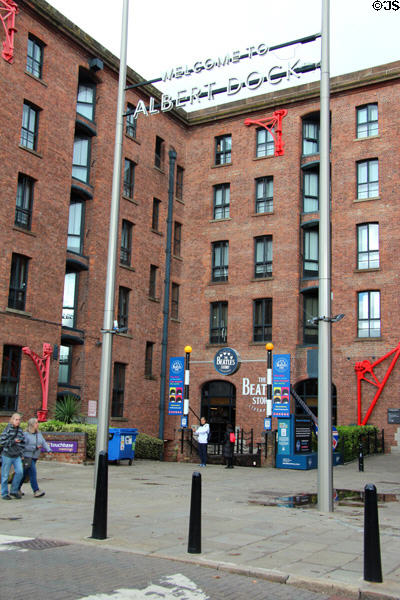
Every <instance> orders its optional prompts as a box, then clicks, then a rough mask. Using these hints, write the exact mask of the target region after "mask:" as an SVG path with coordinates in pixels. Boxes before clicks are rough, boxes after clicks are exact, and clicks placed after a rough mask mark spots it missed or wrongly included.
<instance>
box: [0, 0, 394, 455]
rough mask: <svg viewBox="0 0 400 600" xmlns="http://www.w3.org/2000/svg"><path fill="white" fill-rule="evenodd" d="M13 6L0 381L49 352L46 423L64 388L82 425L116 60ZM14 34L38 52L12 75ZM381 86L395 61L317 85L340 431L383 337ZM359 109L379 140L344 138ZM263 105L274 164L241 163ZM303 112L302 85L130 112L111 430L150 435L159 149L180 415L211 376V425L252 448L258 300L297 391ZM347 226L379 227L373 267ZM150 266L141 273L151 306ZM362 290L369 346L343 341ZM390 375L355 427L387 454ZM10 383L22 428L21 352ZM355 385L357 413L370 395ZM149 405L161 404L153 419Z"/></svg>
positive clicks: (2, 170) (156, 346) (385, 99)
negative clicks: (324, 118) (375, 169)
mask: <svg viewBox="0 0 400 600" xmlns="http://www.w3.org/2000/svg"><path fill="white" fill-rule="evenodd" d="M19 8H20V12H19V14H18V17H17V19H18V23H17V29H18V32H17V34H16V36H15V58H14V61H13V63H12V64H10V63H7V62H6V61H4V60H3V59H0V83H1V87H2V90H3V98H7V99H9V100H8V101H4V100H3V102H2V103H0V124H1V129H2V161H1V163H0V176H1V181H2V186H1V194H2V202H1V203H0V218H1V225H0V227H1V239H2V249H1V254H0V272H1V274H2V277H1V281H2V284H1V286H0V331H1V334H2V335H1V339H2V343H1V345H0V354H1V356H0V360H1V364H2V365H3V374H4V372H5V371H4V369H5V362H4V361H3V360H2V356H3V353H4V349H5V347H10V346H15V347H18V348H22V347H23V346H28V347H30V348H31V349H32V350H34V351H35V352H37V353H38V354H39V355H41V353H42V346H43V343H49V344H51V345H52V347H53V348H54V352H53V355H52V360H51V365H50V390H49V415H50V416H51V415H52V414H53V411H54V406H55V403H56V399H57V397H58V396H59V395H60V394H66V393H73V394H76V395H77V396H79V398H80V399H81V411H82V413H83V415H85V416H86V415H88V414H89V416H90V411H89V402H93V401H94V402H97V399H98V393H99V390H98V386H99V384H98V382H99V369H100V359H101V340H102V336H101V328H102V324H103V310H104V308H103V307H104V290H105V277H106V262H107V248H108V226H109V209H110V198H111V185H112V165H113V153H114V127H115V109H116V99H117V84H118V61H117V59H116V58H115V57H114V56H112V55H111V54H110V53H109V52H108V51H107V50H106V49H104V48H103V47H101V46H100V45H99V44H97V42H95V41H94V40H92V39H91V38H90V37H89V36H87V35H86V34H85V33H84V32H82V31H80V30H79V29H78V28H77V27H76V26H74V25H73V24H72V23H70V22H69V21H67V20H66V19H65V18H64V17H62V16H61V15H60V14H59V13H57V11H55V10H54V9H53V8H51V7H49V6H48V5H47V4H46V3H45V2H44V1H43V0H29V1H28V0H27V1H24V2H20V3H19ZM28 36H31V37H32V36H33V38H34V39H36V40H39V41H40V42H41V43H42V44H43V72H42V75H41V77H35V76H33V75H32V74H29V73H27V72H26V57H27V40H28ZM93 58H99V59H101V61H102V63H103V68H100V69H99V70H97V68H91V66H90V61H91V59H93ZM138 80H140V77H139V76H138V75H137V74H136V73H135V72H134V71H132V70H130V69H128V84H131V83H136V82H137V81H138ZM88 82H89V83H90V85H92V86H93V85H94V86H95V98H96V101H95V109H94V110H95V112H94V117H93V119H87V118H86V117H85V116H84V115H82V114H80V113H79V112H77V89H78V84H80V83H85V84H86V83H88ZM399 88H400V63H393V64H391V65H384V66H383V67H375V68H372V69H368V70H366V71H362V72H360V73H353V74H349V75H345V76H342V77H337V78H335V79H334V80H332V97H331V175H332V184H331V200H332V293H333V297H332V314H334V315H335V314H338V313H344V314H345V315H346V316H345V318H344V319H343V320H342V321H340V323H337V324H334V325H333V326H332V357H333V364H332V381H333V384H334V386H335V389H336V397H337V423H338V424H349V423H355V422H356V421H357V402H356V399H357V388H356V384H357V381H356V376H355V372H354V364H355V362H357V361H361V360H364V359H369V360H370V361H371V362H373V361H374V360H376V359H378V358H379V357H380V356H383V355H384V354H386V353H387V352H389V351H390V350H391V349H392V348H394V347H395V346H396V345H397V344H398V342H399V339H398V331H399V311H398V300H397V298H398V289H399V287H398V286H399V283H398V275H397V268H396V256H397V253H398V248H399V236H400V233H399V231H398V228H397V227H396V224H397V223H398V222H399V208H398V201H397V199H398V196H399V191H400V190H399V181H398V176H397V171H398V166H397V162H398V161H397V143H398V137H399V126H398V123H399V122H400V119H399V116H400V115H399V107H398V102H397V98H398V94H399ZM157 94H158V93H157V92H156V90H154V89H153V88H151V86H147V87H145V88H144V89H142V88H140V90H139V89H134V90H128V91H127V93H126V102H127V103H130V104H132V105H133V106H136V105H137V103H138V101H139V100H141V99H142V100H144V101H145V102H148V99H149V96H150V95H153V96H154V97H157ZM11 99H12V100H11ZM24 102H28V103H30V104H31V105H33V106H35V107H37V108H39V109H40V110H39V127H38V140H37V147H36V149H35V150H29V149H26V148H23V147H21V145H20V133H21V121H22V107H23V103H24ZM369 104H377V106H378V127H379V132H378V135H374V136H369V137H365V138H362V139H358V138H357V135H356V109H357V107H360V106H364V105H369ZM278 108H285V109H287V110H288V114H287V116H286V117H285V118H284V120H283V139H284V142H285V154H284V156H281V157H275V156H267V157H263V158H257V157H256V127H254V126H251V127H246V126H245V125H244V120H245V118H246V117H251V118H252V119H255V118H257V117H261V118H262V117H265V116H270V115H271V114H272V112H273V111H274V110H276V109H278ZM318 111H319V87H318V84H307V85H304V86H299V87H296V88H290V89H288V90H277V89H274V91H273V92H271V93H268V94H265V95H263V96H257V97H253V98H250V99H248V100H247V101H238V102H234V103H232V104H229V105H224V106H220V107H217V108H214V109H207V108H204V109H202V110H199V111H196V112H193V113H185V112H184V111H182V110H180V111H179V112H178V111H171V112H165V113H160V114H158V115H152V116H149V117H146V116H144V115H139V117H138V119H137V123H136V136H135V137H132V136H130V135H126V134H125V135H124V140H123V158H124V159H129V160H130V161H133V163H135V179H134V189H133V197H131V198H129V197H127V196H126V195H125V194H124V189H123V185H122V182H121V198H120V219H119V221H120V227H119V232H120V238H121V227H122V221H123V220H124V221H128V222H129V223H130V224H131V225H132V244H131V257H130V264H128V265H124V264H119V265H118V267H117V273H116V296H115V298H116V300H115V303H116V304H115V306H116V308H115V313H116V314H117V311H118V290H119V287H120V286H122V287H124V288H127V289H128V290H129V311H128V331H127V332H126V333H125V334H122V335H115V336H114V340H113V363H120V364H121V365H125V369H124V370H125V385H124V398H123V410H121V411H120V412H119V413H118V414H120V416H118V417H115V418H112V419H111V425H112V426H114V427H115V426H117V427H119V426H121V427H123V426H124V425H126V426H127V427H132V426H133V427H137V428H138V429H139V431H143V432H146V433H148V434H151V435H157V434H158V431H159V415H160V369H161V341H162V326H163V312H162V310H163V297H164V279H165V246H166V232H167V229H166V218H167V208H168V179H169V164H168V151H169V150H170V149H171V148H174V149H175V151H176V153H177V161H176V162H177V165H179V166H180V167H182V168H183V169H184V187H183V198H182V199H181V198H178V197H176V194H174V198H173V222H175V221H176V222H178V223H180V224H181V225H182V242H181V251H180V256H172V261H171V282H172V283H175V284H178V285H179V286H180V287H179V318H178V319H170V320H169V340H168V355H169V356H179V355H182V354H183V348H184V347H185V345H187V344H190V345H191V346H192V347H193V352H192V355H191V380H190V400H191V407H192V408H193V410H194V411H195V413H196V414H198V415H199V414H200V413H201V412H202V404H201V402H202V397H203V400H205V398H206V395H205V391H206V390H207V389H208V388H207V385H208V384H209V383H210V382H212V381H226V382H228V383H229V384H231V386H230V393H231V394H232V398H233V397H235V401H236V405H235V407H233V405H232V406H231V408H230V410H231V413H230V417H229V418H231V419H232V420H234V425H235V426H236V427H241V428H244V429H245V430H249V429H250V428H253V429H254V431H255V435H256V436H257V441H261V430H262V423H263V421H262V418H263V415H264V410H265V404H263V402H264V401H265V377H266V351H265V340H264V341H262V342H254V341H253V302H254V301H255V300H260V299H264V298H271V299H272V341H273V343H274V352H275V353H279V354H280V353H285V354H286V353H289V354H290V355H291V357H292V372H291V377H292V384H293V385H294V386H299V385H300V384H301V383H302V382H304V381H306V380H309V379H315V377H316V375H315V358H316V350H317V346H316V345H315V344H310V343H304V338H303V326H304V323H303V320H304V319H303V304H304V296H305V294H306V293H307V289H308V288H310V289H309V290H308V291H309V292H310V293H311V292H312V291H313V290H316V289H317V287H318V278H317V277H315V278H311V277H304V275H303V255H304V244H303V236H304V232H305V231H307V229H308V228H310V227H311V228H312V227H314V228H315V227H317V224H318V218H319V213H318V212H314V213H311V212H304V210H303V185H304V183H303V174H304V173H305V172H307V169H313V168H314V169H317V168H318V160H319V155H318V154H314V155H304V154H303V151H302V139H303V131H302V123H303V120H304V119H306V120H307V117H310V116H311V118H313V116H314V115H315V114H316V113H318ZM226 135H230V136H231V139H232V157H231V161H230V162H229V163H228V164H223V165H216V164H215V156H214V153H215V138H217V137H219V136H226ZM74 136H78V137H79V136H81V137H84V138H85V139H90V147H91V150H90V158H89V161H88V163H87V165H86V166H87V169H88V172H89V177H88V181H87V182H83V181H82V180H80V179H77V178H75V177H74V178H72V177H71V173H72V164H73V149H74ZM156 138H160V139H161V140H163V144H162V154H161V156H160V160H161V165H160V167H161V168H159V167H157V166H155V148H156ZM368 159H378V162H379V195H378V197H375V195H374V197H373V198H367V199H362V200H360V199H357V174H356V173H357V171H356V169H357V162H358V161H364V160H368ZM18 174H23V175H26V176H28V177H30V178H32V179H33V181H34V196H33V208H32V224H31V227H30V229H26V228H24V227H20V226H16V225H15V203H16V196H17V182H18ZM261 177H272V178H273V210H272V211H271V212H266V213H263V214H257V213H256V210H255V188H256V180H257V179H259V178H261ZM221 184H229V186H230V211H229V218H226V219H214V218H213V194H214V189H215V186H218V185H221ZM128 196H129V194H128ZM154 199H157V200H159V201H160V203H159V219H158V228H156V230H154V228H153V227H152V224H153V200H154ZM71 200H72V202H82V207H83V208H84V220H83V227H82V237H81V241H82V248H81V251H80V252H78V253H77V252H73V251H72V252H71V249H70V248H69V246H68V245H67V238H68V227H69V220H70V217H69V210H70V204H71ZM362 223H379V259H380V264H379V268H378V269H376V268H374V269H358V268H357V238H356V231H357V225H360V224H362ZM260 236H271V237H272V248H273V259H272V276H271V277H265V278H257V277H255V273H254V243H255V242H254V239H255V238H257V237H260ZM221 241H227V242H229V275H228V279H227V281H218V282H212V281H211V279H212V277H211V263H212V244H213V243H214V242H221ZM119 244H120V241H119ZM13 253H14V254H19V255H22V256H25V257H27V258H28V279H27V286H26V290H25V296H26V302H25V307H24V310H18V309H15V308H12V307H10V302H9V288H10V270H11V261H12V255H13ZM151 265H153V266H154V267H157V269H156V290H155V297H152V298H150V297H149V280H150V267H151ZM66 272H67V273H77V284H76V295H75V305H74V314H75V323H74V327H73V328H71V327H68V326H66V325H65V323H64V325H62V316H61V315H62V313H63V310H62V307H63V298H64V280H65V274H66ZM369 290H377V291H379V292H380V310H381V315H380V325H381V334H380V336H379V337H376V338H373V337H366V338H364V339H363V338H359V337H358V335H357V319H358V316H357V294H358V293H359V292H362V291H369ZM314 293H316V292H314ZM215 302H227V303H228V325H227V339H226V343H224V344H219V345H218V344H217V345H216V344H211V343H210V304H211V303H215ZM312 316H314V315H312ZM149 342H150V343H152V344H153V356H152V369H151V372H150V373H149V372H148V369H149V363H148V364H147V372H146V371H145V368H146V367H145V352H146V344H147V343H149ZM221 345H222V346H223V345H229V346H230V347H233V348H235V349H236V350H237V351H238V352H239V353H240V355H241V358H242V361H243V362H242V365H241V368H240V370H239V371H238V372H237V373H236V374H234V375H233V376H231V377H229V378H227V377H220V376H219V375H218V374H217V373H216V371H215V370H214V368H213V365H212V360H213V357H214V355H215V352H216V350H217V349H218V348H219V347H221ZM61 346H64V348H65V347H66V346H69V347H70V348H71V363H70V365H69V373H70V375H69V380H68V381H62V382H61V383H58V374H59V358H60V347H61ZM399 368H400V367H399V365H397V367H396V368H395V369H394V371H393V373H392V375H391V377H390V379H389V381H388V384H387V386H386V388H385V389H384V391H383V393H382V396H381V398H380V399H379V402H378V404H377V406H376V408H375V410H374V412H373V413H372V416H371V419H370V422H372V423H373V424H376V425H378V426H379V427H381V428H384V429H385V435H386V439H387V441H388V443H389V446H397V442H396V439H395V435H396V434H397V431H398V427H397V426H396V425H389V424H388V423H387V409H388V408H398V401H397V399H396V398H397V396H396V393H395V390H397V389H398V386H399V383H400V370H399ZM385 370H386V366H385V367H384V366H383V365H382V367H381V368H377V369H375V372H376V374H377V375H378V377H380V378H381V377H383V373H384V372H385ZM167 378H168V373H167ZM251 384H252V385H253V388H251V390H252V392H251V393H250V392H249V393H247V389H249V390H250V388H247V387H246V386H247V385H251ZM18 385H19V387H18V410H20V411H21V412H22V413H23V414H24V419H27V418H29V417H30V416H31V415H32V414H35V413H36V410H37V409H39V408H40V407H41V389H40V384H39V377H38V373H37V371H36V368H35V366H34V364H33V362H32V361H31V360H30V359H29V358H28V357H26V356H25V355H23V354H22V355H21V365H20V373H19V378H18ZM257 385H258V386H259V387H258V388H257ZM363 385H364V386H365V389H363V414H365V412H366V410H367V407H368V405H369V403H370V401H371V398H372V395H373V393H374V392H375V389H374V388H373V386H369V388H370V389H368V384H363ZM263 386H264V387H263ZM253 392H254V393H253ZM167 402H168V394H167V393H166V394H165V406H166V409H167ZM228 404H229V400H228V398H227V397H225V398H224V397H223V396H219V397H218V400H215V402H214V404H213V408H212V411H214V412H210V414H209V415H207V416H209V417H211V419H210V420H211V423H212V426H213V415H214V421H215V423H214V427H217V421H218V418H220V420H221V419H222V420H221V427H222V425H223V422H224V420H225V421H226V419H227V418H228V417H227V414H228V413H227V412H226V411H227V410H228V409H227V406H228ZM203 409H204V407H203ZM232 410H233V412H232ZM210 411H211V408H210ZM10 412H12V409H11V408H8V409H6V408H5V407H4V406H3V410H2V411H0V418H1V419H2V420H6V419H8V416H9V414H10ZM117 412H118V411H116V412H115V414H116V413H117ZM217 415H219V417H217ZM92 420H93V418H92ZM192 420H194V419H192ZM179 427H180V422H179V417H172V416H168V415H166V417H165V431H164V437H165V439H168V440H179V432H178V429H179ZM218 427H219V425H218ZM397 440H398V434H397ZM173 443H174V442H171V444H172V445H173Z"/></svg>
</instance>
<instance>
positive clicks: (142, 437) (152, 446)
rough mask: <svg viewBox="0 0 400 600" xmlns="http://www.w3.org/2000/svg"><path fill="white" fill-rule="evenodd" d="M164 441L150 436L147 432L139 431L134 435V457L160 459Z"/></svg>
mask: <svg viewBox="0 0 400 600" xmlns="http://www.w3.org/2000/svg"><path fill="white" fill-rule="evenodd" d="M163 445H164V442H163V441H162V440H159V439H158V438H154V437H151V435H147V433H139V434H138V435H137V437H136V445H135V458H150V459H152V460H160V456H161V453H162V450H163Z"/></svg>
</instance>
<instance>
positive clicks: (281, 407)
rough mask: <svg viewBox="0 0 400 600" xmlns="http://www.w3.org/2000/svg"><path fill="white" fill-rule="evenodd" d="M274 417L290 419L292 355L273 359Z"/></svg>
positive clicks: (278, 356) (275, 355)
mask: <svg viewBox="0 0 400 600" xmlns="http://www.w3.org/2000/svg"><path fill="white" fill-rule="evenodd" d="M272 361H273V362H272V416H273V417H278V418H281V419H288V418H289V417H290V354H274V356H273V357H272Z"/></svg>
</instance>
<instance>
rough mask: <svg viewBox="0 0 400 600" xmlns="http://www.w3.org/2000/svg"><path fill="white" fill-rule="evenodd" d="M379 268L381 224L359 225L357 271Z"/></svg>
mask: <svg viewBox="0 0 400 600" xmlns="http://www.w3.org/2000/svg"><path fill="white" fill-rule="evenodd" d="M378 268H379V224H378V223H363V224H362V225H357V269H378Z"/></svg>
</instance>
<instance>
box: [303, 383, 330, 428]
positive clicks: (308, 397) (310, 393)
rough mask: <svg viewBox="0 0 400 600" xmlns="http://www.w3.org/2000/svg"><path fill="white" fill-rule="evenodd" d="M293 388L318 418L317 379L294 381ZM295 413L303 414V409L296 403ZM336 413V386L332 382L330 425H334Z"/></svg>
mask: <svg viewBox="0 0 400 600" xmlns="http://www.w3.org/2000/svg"><path fill="white" fill-rule="evenodd" d="M294 390H295V392H296V393H297V394H298V395H299V396H300V398H301V399H302V400H303V401H304V402H305V403H306V404H307V406H308V408H309V409H310V410H311V411H312V412H313V413H314V415H315V416H316V417H317V418H318V379H305V380H304V381H300V382H299V383H296V385H295V386H294ZM295 413H296V415H303V414H304V411H303V409H302V408H301V406H299V405H298V404H297V403H296V409H295ZM336 415H337V401H336V386H335V385H333V383H332V425H336Z"/></svg>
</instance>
